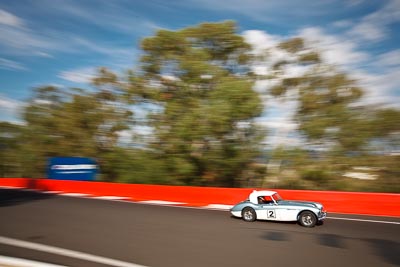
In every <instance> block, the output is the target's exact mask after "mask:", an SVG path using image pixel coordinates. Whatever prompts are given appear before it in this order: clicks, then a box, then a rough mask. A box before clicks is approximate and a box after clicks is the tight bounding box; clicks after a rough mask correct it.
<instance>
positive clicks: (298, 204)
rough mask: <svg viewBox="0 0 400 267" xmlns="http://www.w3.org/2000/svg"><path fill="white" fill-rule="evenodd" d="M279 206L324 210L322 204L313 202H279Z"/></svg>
mask: <svg viewBox="0 0 400 267" xmlns="http://www.w3.org/2000/svg"><path fill="white" fill-rule="evenodd" d="M278 204H279V205H282V206H307V207H313V208H317V209H322V204H321V203H318V202H311V201H298V200H280V201H278Z"/></svg>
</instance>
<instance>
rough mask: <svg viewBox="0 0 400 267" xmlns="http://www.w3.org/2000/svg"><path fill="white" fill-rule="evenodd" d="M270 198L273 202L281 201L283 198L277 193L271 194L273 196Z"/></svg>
mask: <svg viewBox="0 0 400 267" xmlns="http://www.w3.org/2000/svg"><path fill="white" fill-rule="evenodd" d="M271 198H272V199H273V200H274V201H275V202H279V201H281V200H283V198H282V197H281V196H280V195H279V194H278V193H275V194H273V195H272V196H271Z"/></svg>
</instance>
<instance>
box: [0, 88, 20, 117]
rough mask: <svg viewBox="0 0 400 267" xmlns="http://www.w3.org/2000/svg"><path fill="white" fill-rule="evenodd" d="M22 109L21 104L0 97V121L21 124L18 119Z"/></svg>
mask: <svg viewBox="0 0 400 267" xmlns="http://www.w3.org/2000/svg"><path fill="white" fill-rule="evenodd" d="M23 107H24V103H23V102H21V101H18V100H15V99H11V98H8V97H5V96H3V95H0V121H8V122H12V123H21V121H20V120H19V119H18V117H19V114H20V112H21V110H22V108H23Z"/></svg>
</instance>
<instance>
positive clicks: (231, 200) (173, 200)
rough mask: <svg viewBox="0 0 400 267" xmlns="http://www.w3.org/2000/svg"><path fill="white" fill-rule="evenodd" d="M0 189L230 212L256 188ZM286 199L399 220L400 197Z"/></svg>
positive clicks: (56, 183)
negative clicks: (28, 190) (311, 202)
mask: <svg viewBox="0 0 400 267" xmlns="http://www.w3.org/2000/svg"><path fill="white" fill-rule="evenodd" d="M0 187H10V188H27V189H35V190H40V191H44V192H51V193H57V194H64V195H69V196H78V197H92V198H99V199H113V200H127V201H134V202H143V203H149V204H161V205H177V206H190V207H205V208H211V209H229V208H230V207H231V206H232V205H234V204H236V203H238V202H239V201H241V200H244V199H246V198H247V197H248V195H249V193H250V192H251V191H252V190H254V189H253V188H217V187H193V186H166V185H143V184H122V183H106V182H86V181H66V180H51V179H28V178H0ZM274 191H277V192H278V193H279V194H280V195H281V196H282V197H283V198H284V199H290V200H309V201H316V202H320V203H322V204H323V205H324V207H325V209H326V210H327V211H328V212H333V213H348V214H362V215H377V216H395V217H400V194H390V193H360V192H336V191H313V190H283V189H276V190H275V189H274Z"/></svg>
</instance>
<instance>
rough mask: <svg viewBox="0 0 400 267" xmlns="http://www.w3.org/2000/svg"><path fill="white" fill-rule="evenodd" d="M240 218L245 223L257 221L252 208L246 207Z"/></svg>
mask: <svg viewBox="0 0 400 267" xmlns="http://www.w3.org/2000/svg"><path fill="white" fill-rule="evenodd" d="M242 218H243V220H245V221H246V222H254V221H255V220H256V219H257V214H256V211H255V210H254V209H253V208H250V207H246V208H244V209H243V210H242Z"/></svg>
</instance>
